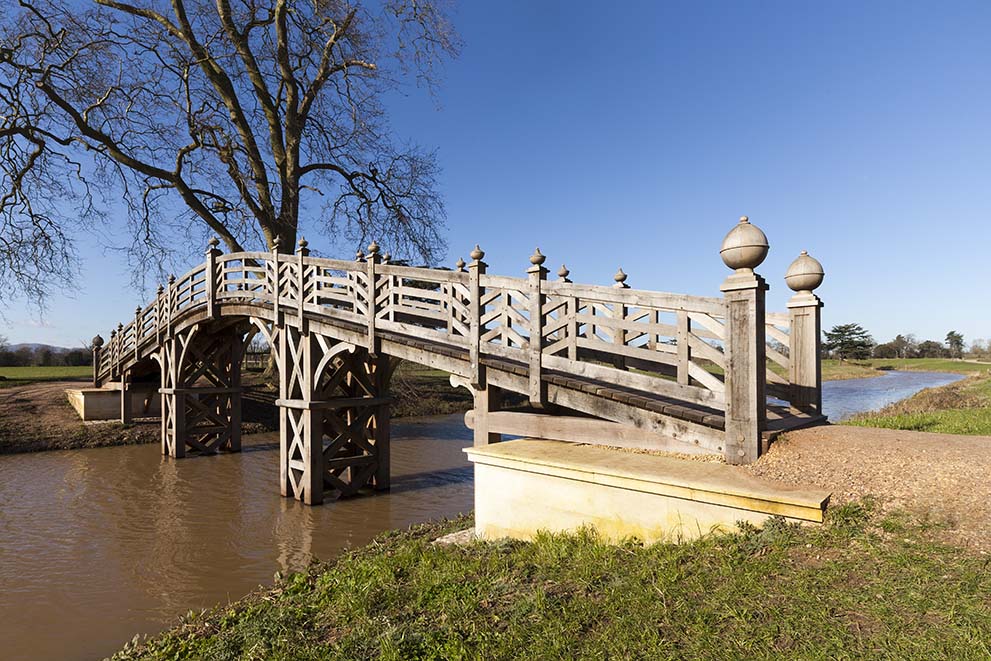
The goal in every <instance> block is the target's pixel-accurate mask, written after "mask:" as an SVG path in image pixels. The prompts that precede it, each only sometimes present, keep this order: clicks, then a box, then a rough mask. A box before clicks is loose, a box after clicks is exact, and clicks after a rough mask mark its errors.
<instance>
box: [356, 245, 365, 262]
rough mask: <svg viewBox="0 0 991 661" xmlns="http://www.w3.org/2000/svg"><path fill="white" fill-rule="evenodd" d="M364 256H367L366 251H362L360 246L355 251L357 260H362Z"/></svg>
mask: <svg viewBox="0 0 991 661" xmlns="http://www.w3.org/2000/svg"><path fill="white" fill-rule="evenodd" d="M364 258H365V253H363V252H361V248H358V251H357V252H356V253H354V259H355V261H357V262H360V261H361V260H363V259H364Z"/></svg>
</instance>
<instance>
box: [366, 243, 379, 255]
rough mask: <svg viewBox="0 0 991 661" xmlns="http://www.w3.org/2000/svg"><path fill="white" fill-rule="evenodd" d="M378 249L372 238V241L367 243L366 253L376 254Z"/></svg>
mask: <svg viewBox="0 0 991 661" xmlns="http://www.w3.org/2000/svg"><path fill="white" fill-rule="evenodd" d="M378 251H379V244H378V243H377V242H376V241H375V239H372V242H371V243H369V244H368V254H369V255H377V254H378Z"/></svg>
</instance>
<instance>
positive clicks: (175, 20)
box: [0, 0, 458, 296]
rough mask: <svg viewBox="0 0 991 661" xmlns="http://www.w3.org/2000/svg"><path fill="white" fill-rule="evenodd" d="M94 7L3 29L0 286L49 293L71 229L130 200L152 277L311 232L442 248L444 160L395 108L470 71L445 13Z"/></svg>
mask: <svg viewBox="0 0 991 661" xmlns="http://www.w3.org/2000/svg"><path fill="white" fill-rule="evenodd" d="M89 1H91V2H92V4H90V5H88V6H86V7H85V8H83V9H82V10H81V9H80V4H81V0H18V2H17V5H18V8H17V9H15V8H13V7H5V8H4V12H3V13H2V17H0V183H2V190H0V194H2V197H0V283H7V285H8V286H10V285H11V284H13V285H15V286H17V287H18V288H19V289H20V291H21V292H22V293H26V294H30V295H33V296H40V295H42V294H43V293H44V292H45V291H46V289H47V288H48V286H49V284H50V282H51V281H50V278H49V274H53V273H54V274H61V275H66V274H68V273H70V272H71V261H72V253H71V251H72V245H73V244H72V235H73V230H74V228H75V227H76V226H78V225H79V223H80V222H84V221H96V220H99V219H100V218H101V217H102V216H103V214H105V213H107V212H108V211H109V212H114V211H118V212H119V209H120V208H121V201H122V202H123V208H124V209H125V210H126V216H127V218H128V220H129V223H130V226H131V229H132V230H133V240H131V241H129V243H128V246H127V248H128V250H129V252H130V255H131V257H132V259H133V260H135V261H137V262H140V263H142V264H143V265H147V264H149V263H155V264H159V265H161V264H163V263H165V262H166V260H167V259H168V258H169V257H170V256H172V255H173V254H174V252H173V251H174V248H173V247H174V246H176V245H177V240H185V241H183V243H188V242H189V241H202V239H203V238H204V235H205V234H215V235H217V236H219V237H220V238H221V239H222V240H223V241H224V242H225V243H226V245H227V247H228V248H229V249H230V250H241V249H246V248H247V249H250V248H251V247H262V246H264V247H266V248H269V249H271V248H272V247H273V246H275V245H276V244H277V240H278V245H279V246H280V249H281V250H284V251H291V250H292V248H293V246H294V244H295V242H296V239H297V235H298V233H299V232H300V231H301V229H302V225H303V223H302V219H303V218H312V219H313V224H314V229H317V227H319V228H320V229H322V230H323V231H325V232H327V233H328V234H329V235H330V236H331V237H333V238H334V239H336V240H338V241H347V242H349V243H350V245H351V247H354V245H356V244H357V242H361V243H362V244H363V243H364V242H365V241H367V240H368V239H369V238H376V239H378V240H379V241H380V242H382V243H384V244H386V245H388V247H389V248H390V250H391V251H392V252H393V253H394V254H397V255H407V256H411V257H414V256H415V257H416V258H418V259H423V260H425V261H427V262H430V261H432V260H433V259H434V258H435V256H437V255H438V254H439V252H440V251H442V250H443V241H442V239H441V237H440V234H439V227H440V225H441V224H442V222H443V219H444V206H443V202H442V200H441V198H440V196H439V194H438V192H437V182H436V176H437V171H438V170H437V164H436V159H435V156H434V154H433V153H431V152H427V151H424V150H422V149H420V148H419V147H417V146H415V145H411V144H397V142H396V141H395V140H394V139H393V137H392V136H391V130H390V127H389V124H388V121H387V117H386V112H385V107H384V97H385V95H387V94H388V93H390V92H391V91H393V90H396V89H397V88H399V87H400V85H401V81H402V80H404V79H415V80H416V81H417V82H418V83H420V84H424V85H426V86H427V87H428V88H429V89H431V90H433V86H434V84H435V82H436V75H435V74H436V70H437V67H438V65H439V64H440V63H441V61H442V60H443V59H444V58H445V57H448V56H453V55H455V54H456V52H457V49H458V38H457V35H456V34H455V33H454V31H453V29H452V27H451V25H450V23H449V21H448V19H447V16H446V12H445V11H444V8H443V7H442V6H439V5H438V2H437V1H435V0H383V1H382V2H375V3H374V4H372V3H369V4H368V5H367V6H363V5H362V4H360V3H359V2H357V1H354V2H350V1H348V0H131V1H130V2H128V1H125V0H89ZM9 4H13V3H9ZM183 243H180V244H179V245H183ZM196 245H197V247H198V246H199V245H200V244H199V243H196ZM182 252H183V253H184V254H183V257H188V252H189V249H188V248H186V247H184V248H183V249H182ZM0 290H2V289H0Z"/></svg>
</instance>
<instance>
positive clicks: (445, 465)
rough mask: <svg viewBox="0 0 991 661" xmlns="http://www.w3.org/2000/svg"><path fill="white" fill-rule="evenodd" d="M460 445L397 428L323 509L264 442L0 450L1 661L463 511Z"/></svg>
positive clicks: (849, 402) (269, 438) (840, 384)
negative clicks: (373, 472)
mask: <svg viewBox="0 0 991 661" xmlns="http://www.w3.org/2000/svg"><path fill="white" fill-rule="evenodd" d="M959 378H962V377H959V376H958V375H954V374H929V373H922V372H890V373H887V374H885V375H884V376H881V377H876V378H872V379H853V380H849V381H831V382H827V383H825V384H824V393H823V399H824V408H825V411H826V412H827V413H828V414H829V416H830V418H831V419H833V420H837V419H840V418H842V417H845V416H847V415H849V414H851V413H853V412H856V411H862V410H868V409H873V408H877V407H879V406H883V405H884V404H887V403H890V402H892V401H895V400H897V399H901V398H903V397H907V396H909V395H911V394H912V393H914V392H916V391H918V390H920V389H922V388H926V387H930V386H934V385H942V384H945V383H950V382H952V381H955V380H957V379H959ZM470 443H471V432H470V431H469V430H468V429H466V428H465V426H464V423H463V421H462V416H461V415H451V416H442V417H435V418H420V419H410V420H405V421H397V422H396V423H394V425H393V440H392V470H393V479H392V490H391V491H389V492H388V493H380V494H375V495H370V496H363V497H358V498H352V499H348V500H343V501H337V502H331V503H328V504H326V505H324V506H322V507H306V506H304V505H302V504H301V503H299V502H297V501H295V500H292V499H287V498H282V497H281V496H279V492H278V488H277V485H278V452H279V450H278V439H277V435H276V434H268V435H260V436H255V437H250V438H248V439H245V444H244V451H243V452H241V453H240V454H232V455H218V456H212V457H191V458H189V459H183V460H180V461H175V460H170V459H167V458H163V457H162V456H161V454H160V451H159V447H158V446H157V445H142V446H126V447H113V448H100V449H92V450H75V451H66V452H41V453H35V454H22V455H7V456H0V640H2V645H3V647H2V649H0V657H2V658H3V659H10V660H15V659H17V660H19V659H31V660H38V661H44V660H46V659H69V660H72V659H93V658H99V657H102V656H104V655H107V654H111V653H113V652H114V651H115V650H117V649H119V648H120V647H121V646H122V645H123V644H124V643H125V642H126V641H127V640H129V639H130V638H131V637H132V636H133V635H134V634H135V633H138V632H140V633H154V632H156V631H160V630H162V629H163V628H165V627H167V626H168V625H169V624H170V623H171V622H174V621H175V618H176V617H177V616H178V615H179V614H181V613H185V612H187V611H189V610H197V609H200V608H207V607H210V606H214V605H216V604H218V603H224V602H226V601H229V600H233V599H237V598H239V597H241V596H243V595H244V594H246V593H248V592H250V591H251V590H253V589H255V588H256V587H258V586H260V585H268V584H271V582H272V577H273V574H274V573H275V572H276V571H282V572H286V571H290V570H293V569H299V568H302V567H304V566H306V564H307V563H308V562H309V561H310V559H311V558H313V557H317V558H323V559H330V558H333V557H334V556H336V555H337V554H339V553H340V552H341V551H342V550H343V549H346V548H349V547H356V546H360V545H363V544H365V543H367V542H368V541H369V540H371V538H372V537H374V536H375V535H376V534H378V533H380V532H382V531H384V530H389V529H394V528H405V527H407V526H409V525H410V524H413V523H418V522H423V521H428V520H431V519H437V518H441V517H451V516H454V515H456V514H459V513H461V512H467V511H469V510H470V509H471V507H472V473H471V467H470V464H469V463H468V462H467V461H466V459H465V457H464V454H463V453H462V452H461V449H462V448H463V447H465V446H467V445H469V444H470Z"/></svg>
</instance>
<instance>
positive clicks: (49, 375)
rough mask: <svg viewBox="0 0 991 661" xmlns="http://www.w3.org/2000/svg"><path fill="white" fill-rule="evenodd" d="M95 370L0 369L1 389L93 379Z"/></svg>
mask: <svg viewBox="0 0 991 661" xmlns="http://www.w3.org/2000/svg"><path fill="white" fill-rule="evenodd" d="M92 376H93V368H92V367H90V366H88V365H87V366H83V367H0V388H11V387H13V386H23V385H25V384H28V383H36V382H38V381H75V380H83V379H86V378H92Z"/></svg>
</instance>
